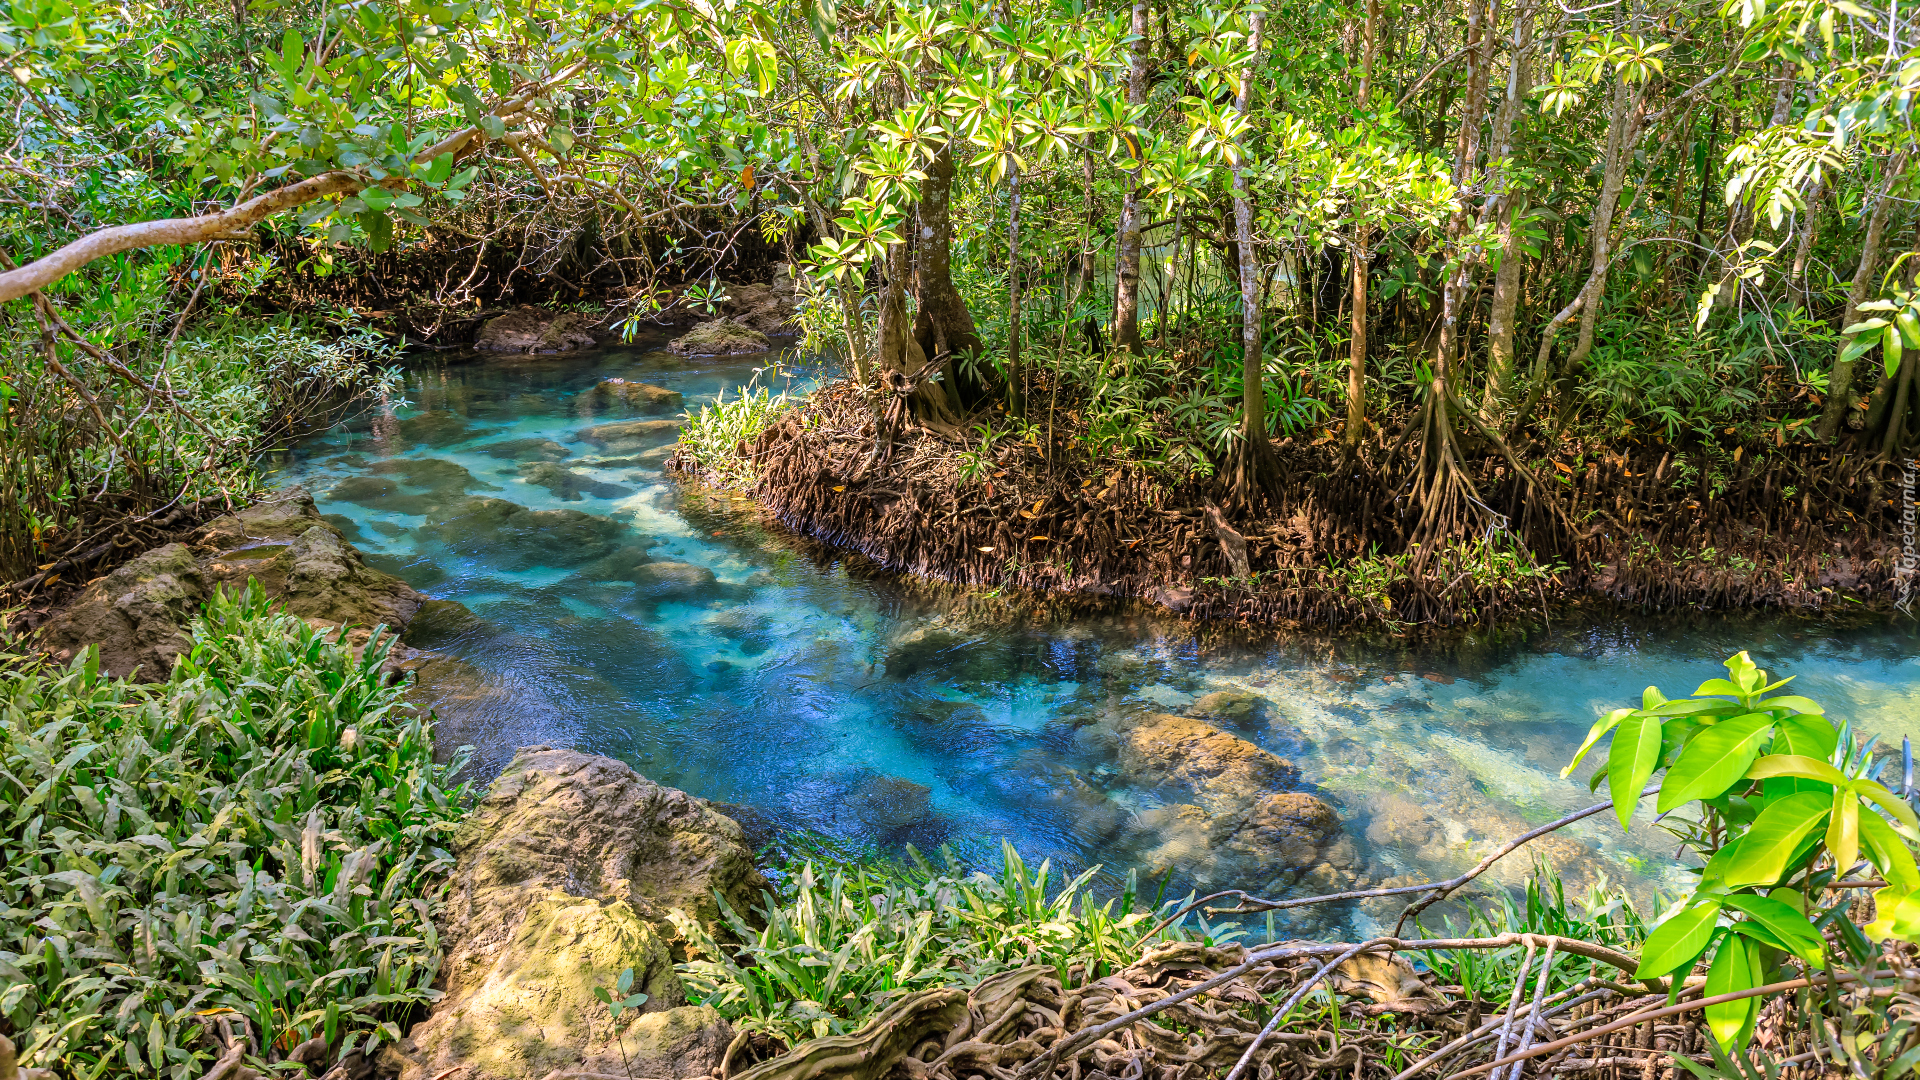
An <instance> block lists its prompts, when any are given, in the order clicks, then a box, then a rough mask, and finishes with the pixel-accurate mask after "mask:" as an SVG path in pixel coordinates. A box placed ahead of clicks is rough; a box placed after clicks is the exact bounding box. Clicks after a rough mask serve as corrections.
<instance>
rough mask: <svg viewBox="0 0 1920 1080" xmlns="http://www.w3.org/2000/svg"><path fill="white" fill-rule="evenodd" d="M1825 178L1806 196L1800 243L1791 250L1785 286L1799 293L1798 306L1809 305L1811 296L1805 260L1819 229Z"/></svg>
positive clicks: (1825, 190)
mask: <svg viewBox="0 0 1920 1080" xmlns="http://www.w3.org/2000/svg"><path fill="white" fill-rule="evenodd" d="M1829 186H1830V185H1828V183H1827V178H1826V177H1824V176H1822V177H1821V178H1820V182H1819V183H1817V184H1815V185H1814V186H1813V192H1812V193H1811V194H1809V195H1808V196H1807V219H1806V221H1805V222H1803V223H1802V224H1801V227H1800V245H1799V246H1798V247H1796V248H1795V249H1794V252H1793V269H1792V270H1790V271H1789V272H1788V273H1787V288H1788V289H1790V290H1797V291H1798V292H1799V293H1800V306H1801V307H1803V308H1805V307H1808V306H1810V303H1811V297H1810V296H1809V295H1808V289H1807V260H1808V259H1809V258H1811V257H1812V255H1813V241H1814V237H1815V235H1816V234H1817V233H1818V232H1819V231H1820V204H1821V203H1822V202H1823V201H1825V199H1826V197H1827V188H1828V187H1829Z"/></svg>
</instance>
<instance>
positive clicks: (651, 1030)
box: [398, 746, 766, 1080]
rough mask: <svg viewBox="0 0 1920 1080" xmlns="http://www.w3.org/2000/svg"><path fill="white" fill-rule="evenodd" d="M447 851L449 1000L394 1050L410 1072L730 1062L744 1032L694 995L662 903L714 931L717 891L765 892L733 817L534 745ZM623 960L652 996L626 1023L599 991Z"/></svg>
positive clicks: (619, 770)
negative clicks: (734, 1042)
mask: <svg viewBox="0 0 1920 1080" xmlns="http://www.w3.org/2000/svg"><path fill="white" fill-rule="evenodd" d="M452 846H453V851H454V856H455V858H456V860H457V866H456V868H455V870H454V875H453V881H452V884H451V888H450V890H449V894H448V900H447V908H446V913H445V915H444V916H443V918H442V919H441V920H440V924H441V926H442V927H443V931H442V934H443V937H442V941H443V943H444V945H445V947H446V956H447V959H446V962H445V966H444V967H443V968H442V969H441V970H442V973H443V978H444V979H445V980H446V996H445V997H444V998H442V999H441V1000H440V1002H439V1003H438V1004H437V1005H435V1006H434V1009H433V1012H432V1014H431V1015H430V1016H428V1018H427V1019H426V1020H425V1021H424V1022H422V1023H421V1024H419V1025H418V1026H416V1027H415V1028H414V1029H413V1032H412V1034H411V1035H410V1036H409V1038H408V1039H406V1040H405V1041H403V1042H402V1043H401V1044H400V1046H399V1048H398V1053H399V1056H401V1057H402V1058H403V1059H404V1060H403V1061H402V1062H400V1063H399V1064H400V1076H401V1080H429V1078H431V1077H435V1076H441V1075H444V1074H446V1073H447V1072H448V1070H451V1069H455V1068H460V1067H463V1066H464V1070H463V1071H462V1072H461V1074H460V1076H461V1080H522V1078H537V1077H543V1076H547V1075H549V1074H550V1073H553V1072H554V1071H556V1070H562V1071H565V1072H567V1073H600V1074H610V1075H615V1076H619V1075H628V1069H629V1068H631V1070H632V1071H631V1075H633V1076H640V1077H691V1076H698V1075H702V1074H706V1073H709V1072H713V1071H716V1070H717V1069H718V1068H719V1064H720V1058H721V1055H722V1054H724V1053H725V1051H726V1047H727V1043H728V1041H729V1039H730V1038H731V1037H732V1032H731V1030H730V1028H729V1026H728V1025H727V1023H726V1021H725V1020H723V1019H721V1017H720V1014H719V1013H718V1012H716V1011H714V1010H713V1009H711V1008H709V1007H706V1006H690V1005H685V1004H683V1002H684V1001H685V999H686V993H685V990H684V989H683V988H682V986H681V984H680V981H679V978H678V977H677V976H676V975H675V974H674V972H673V963H672V958H671V956H670V954H669V952H668V945H669V944H670V943H672V942H673V941H674V939H675V934H674V930H673V928H672V926H671V924H670V923H668V922H667V920H666V913H667V911H669V910H671V909H676V908H677V909H679V910H681V911H683V912H686V913H687V914H688V915H690V916H692V917H693V918H695V919H697V920H699V921H700V922H702V923H705V924H706V925H708V926H709V927H713V928H715V929H718V923H719V906H718V905H717V904H716V903H715V901H714V899H713V894H714V893H715V892H716V891H717V892H718V893H719V894H720V895H721V896H724V897H725V898H726V900H727V903H728V904H730V905H731V906H733V908H734V909H735V910H737V911H746V910H748V909H749V907H750V906H751V905H752V904H753V903H754V901H755V899H756V897H757V896H758V891H759V890H760V889H761V888H763V887H765V884H766V882H765V881H764V880H763V879H762V878H761V877H760V874H759V872H758V871H757V870H755V869H754V867H753V854H752V852H751V851H749V850H748V848H747V846H746V843H745V839H744V836H743V834H742V833H741V831H740V827H739V826H738V825H736V824H735V823H734V822H732V821H730V820H728V819H727V818H725V817H722V816H721V815H719V814H718V813H715V812H714V811H713V810H712V809H710V808H709V807H708V806H707V804H706V803H705V802H703V801H702V800H699V799H695V798H693V797H692V796H690V795H687V794H685V793H684V792H680V791H675V790H673V789H671V788H664V787H661V786H659V785H658V784H655V783H653V782H652V781H649V780H647V779H646V778H644V777H642V776H640V775H639V774H637V773H635V772H634V771H633V770H632V769H630V768H628V767H627V766H626V765H624V764H622V763H620V762H618V761H614V760H612V759H610V758H604V757H596V756H593V755H589V754H581V753H576V752H574V751H571V750H556V749H553V748H551V747H545V746H533V747H526V748H523V749H522V750H521V751H520V752H519V753H518V754H517V755H516V756H515V757H514V759H513V763H512V764H510V765H508V766H507V770H506V772H505V773H503V774H502V775H501V777H500V779H498V780H496V781H494V784H493V788H492V790H491V791H490V792H489V793H488V795H487V797H486V799H485V800H484V801H482V802H481V803H480V805H479V806H478V807H476V808H475V809H474V811H473V813H472V814H470V815H469V816H468V817H467V819H466V820H465V821H464V822H462V823H461V825H460V828H459V831H458V832H457V833H456V834H455V836H454V838H453V845H452ZM627 968H632V969H633V972H634V978H633V986H634V990H635V992H639V993H645V994H647V995H648V1000H647V1003H646V1004H645V1005H643V1006H641V1007H640V1010H639V1013H638V1015H633V1014H629V1015H630V1016H632V1018H631V1019H626V1020H625V1021H624V1023H622V1024H621V1026H620V1028H619V1029H618V1030H617V1032H616V1029H615V1027H614V1025H613V1024H612V1022H611V1021H610V1018H609V1016H608V1012H607V1007H606V1006H605V1005H604V1004H602V1003H601V1002H600V1001H599V1000H598V999H596V998H595V997H594V995H593V988H594V987H595V986H606V987H608V988H609V990H611V988H612V987H613V985H614V983H615V981H616V980H617V979H618V978H619V977H620V973H621V972H622V971H624V970H626V969H627ZM616 1035H617V1038H616ZM623 1051H624V1054H625V1059H624V1062H623V1059H622V1053H623Z"/></svg>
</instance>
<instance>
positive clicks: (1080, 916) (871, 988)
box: [669, 844, 1238, 1045]
mask: <svg viewBox="0 0 1920 1080" xmlns="http://www.w3.org/2000/svg"><path fill="white" fill-rule="evenodd" d="M908 860H909V861H908V862H907V863H905V864H891V863H886V862H883V861H877V860H871V859H868V860H862V861H860V862H857V863H853V864H847V865H838V866H832V867H830V868H826V869H822V868H816V866H815V864H814V862H813V860H812V859H810V858H809V859H807V860H805V861H804V862H802V863H801V864H800V865H799V866H798V867H797V868H795V870H794V872H792V873H791V874H789V875H786V876H785V878H784V880H783V883H782V885H781V887H780V888H779V890H778V891H777V892H768V893H763V894H762V905H761V906H760V907H759V908H757V909H755V911H754V913H753V914H754V915H756V916H758V918H759V920H760V921H761V922H762V923H763V924H764V925H758V926H757V925H755V923H754V922H752V921H749V919H748V918H746V917H744V916H743V914H742V913H739V912H736V911H734V910H733V909H732V908H731V907H730V906H728V904H727V902H726V900H725V899H724V898H719V900H720V910H721V915H722V917H723V918H724V919H725V920H726V923H727V925H728V928H729V929H730V930H731V931H732V933H733V935H734V936H735V938H736V939H737V940H738V941H740V942H742V944H740V945H737V946H734V945H725V946H723V945H720V944H718V943H717V942H715V941H714V939H713V938H712V936H711V935H709V934H708V933H707V932H706V931H705V930H704V929H702V927H701V926H700V924H699V923H698V922H697V921H695V920H694V919H692V918H690V917H689V916H687V915H686V914H685V913H682V912H678V911H675V912H672V913H670V914H669V918H671V919H672V920H673V924H674V926H675V928H676V929H678V930H679V931H680V932H681V933H682V934H683V935H685V936H686V938H687V940H688V941H689V942H690V943H691V948H692V951H693V953H695V954H696V956H697V957H698V958H697V959H695V960H692V961H690V962H688V963H684V964H681V965H679V966H678V970H679V972H680V976H681V978H682V979H683V980H684V981H685V982H686V984H687V988H688V992H689V996H690V997H691V998H694V999H698V1000H701V1001H704V1002H705V1003H706V1004H709V1005H712V1006H714V1007H715V1008H717V1009H719V1010H720V1012H721V1014H722V1015H723V1016H726V1017H727V1018H728V1019H729V1020H731V1021H732V1022H733V1023H734V1025H735V1026H736V1027H737V1028H740V1029H742V1030H746V1031H764V1032H766V1033H767V1034H769V1035H772V1036H774V1037H776V1038H778V1039H780V1040H781V1041H783V1042H786V1043H787V1044H789V1045H792V1044H794V1043H797V1042H800V1041H802V1040H805V1039H809V1038H819V1037H822V1036H826V1035H839V1034H845V1033H847V1032H850V1031H853V1030H855V1029H857V1028H859V1027H860V1026H861V1024H862V1023H863V1022H864V1021H865V1020H866V1018H868V1017H869V1016H871V1015H873V1014H875V1013H877V1012H879V1011H880V1010H882V1009H884V1008H886V1006H887V1005H888V1004H890V1003H891V1002H892V1001H893V1000H894V999H895V998H897V997H898V996H900V995H901V994H904V993H907V992H909V991H913V990H920V989H924V988H927V987H936V986H963V987H968V986H973V985H975V984H977V983H979V982H980V980H982V979H984V978H986V977H988V976H989V975H992V974H994V973H996V972H1000V971H1006V970H1010V969H1013V968H1019V967H1026V966H1029V965H1032V964H1047V965H1049V966H1051V967H1053V968H1054V969H1055V970H1056V971H1057V972H1059V974H1060V976H1061V978H1062V980H1063V981H1065V980H1066V978H1067V976H1068V973H1069V971H1070V969H1073V968H1076V967H1078V968H1081V969H1082V970H1083V971H1085V972H1091V973H1093V974H1092V977H1094V978H1098V977H1101V976H1103V975H1105V974H1107V973H1108V972H1110V971H1112V970H1114V969H1117V968H1119V967H1124V966H1126V965H1127V964H1129V963H1132V962H1133V961H1134V960H1137V959H1139V955H1140V947H1141V946H1142V945H1143V944H1144V943H1145V942H1146V940H1147V937H1148V935H1149V933H1155V936H1156V937H1163V938H1165V939H1167V940H1182V939H1198V940H1204V941H1209V942H1214V943H1218V942H1223V941H1226V940H1229V939H1231V938H1232V937H1234V936H1236V935H1237V934H1238V931H1237V930H1229V929H1222V928H1220V927H1214V926H1209V925H1208V924H1207V923H1206V922H1205V921H1204V920H1201V921H1198V922H1197V923H1196V924H1195V925H1192V926H1189V925H1188V922H1187V920H1186V919H1184V918H1183V919H1180V920H1176V921H1175V922H1174V923H1172V924H1171V925H1170V926H1168V927H1166V928H1165V929H1163V930H1159V931H1158V932H1157V933H1156V932H1155V927H1156V925H1157V923H1158V921H1159V918H1158V916H1157V914H1156V913H1158V912H1161V911H1163V910H1165V911H1171V910H1172V909H1174V908H1177V907H1178V906H1179V902H1178V901H1170V902H1167V903H1165V904H1157V903H1146V904H1144V905H1143V904H1141V903H1140V899H1141V898H1140V895H1139V889H1138V882H1137V879H1136V878H1135V877H1134V876H1132V875H1129V877H1128V879H1127V885H1126V888H1125V890H1124V891H1123V892H1122V893H1121V895H1120V896H1118V897H1115V898H1112V899H1109V900H1106V901H1104V902H1102V901H1098V900H1095V899H1094V898H1093V897H1092V896H1091V895H1089V894H1088V893H1087V892H1086V887H1087V884H1088V883H1089V882H1090V881H1092V880H1093V878H1094V876H1095V875H1096V874H1098V873H1099V868H1098V867H1094V868H1092V869H1090V870H1088V871H1086V872H1085V873H1083V874H1081V875H1080V876H1078V877H1076V878H1074V879H1073V880H1071V881H1069V882H1067V883H1066V884H1065V885H1063V886H1060V888H1059V890H1058V891H1057V892H1051V893H1050V892H1049V891H1048V890H1049V885H1048V881H1049V877H1050V876H1051V867H1050V865H1049V864H1048V863H1046V862H1042V863H1041V864H1040V866H1039V867H1038V868H1035V869H1029V868H1028V867H1027V865H1026V863H1025V862H1024V861H1023V860H1022V859H1021V857H1020V854H1019V852H1017V851H1015V850H1014V849H1013V846H1012V845H1010V844H1003V845H1002V866H1001V870H1000V873H999V875H998V876H994V875H989V874H986V873H972V874H969V873H967V872H966V871H965V870H964V869H963V868H962V867H961V866H960V865H959V864H958V863H957V862H955V861H954V859H953V857H952V856H951V855H950V854H949V855H947V856H946V857H945V861H944V864H943V865H942V866H940V867H939V868H936V867H934V866H933V865H932V864H931V863H929V862H928V861H927V860H926V859H924V858H923V857H922V856H920V855H919V854H918V853H916V852H914V851H912V849H908Z"/></svg>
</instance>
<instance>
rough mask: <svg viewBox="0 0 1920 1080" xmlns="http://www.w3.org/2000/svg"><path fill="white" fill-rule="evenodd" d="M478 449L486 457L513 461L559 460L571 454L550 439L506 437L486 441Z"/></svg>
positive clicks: (571, 452)
mask: <svg viewBox="0 0 1920 1080" xmlns="http://www.w3.org/2000/svg"><path fill="white" fill-rule="evenodd" d="M478 449H479V451H480V452H481V453H483V454H485V455H487V456H488V457H497V458H507V459H510V460H513V461H559V460H560V459H561V458H564V457H569V456H571V455H572V454H573V451H571V450H569V449H567V448H566V447H564V446H561V445H560V444H559V443H557V442H554V441H553V440H552V439H507V440H504V441H502V442H497V443H488V444H487V445H485V446H482V447H479V448H478Z"/></svg>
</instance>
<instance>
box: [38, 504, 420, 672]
mask: <svg viewBox="0 0 1920 1080" xmlns="http://www.w3.org/2000/svg"><path fill="white" fill-rule="evenodd" d="M249 578H251V579H254V580H256V581H258V582H260V585H261V587H262V588H263V589H264V590H265V591H266V593H267V595H268V596H270V597H272V598H274V599H275V600H277V601H279V603H280V606H281V607H283V608H284V609H285V610H287V611H289V612H291V613H293V614H295V615H299V616H301V617H302V618H305V619H307V620H309V621H310V622H316V623H328V624H334V625H353V626H373V625H377V624H380V623H385V624H386V625H388V626H390V627H393V628H395V629H399V628H402V627H404V626H406V624H407V623H408V621H409V620H411V619H412V618H413V616H414V614H415V613H416V612H418V611H419V610H420V605H421V604H422V603H424V602H425V601H426V597H425V596H424V595H422V594H421V593H420V592H419V591H418V590H416V589H414V588H413V587H412V586H410V585H408V584H407V583H406V582H404V581H401V580H400V579H399V578H397V577H394V576H393V575H391V574H385V573H382V572H380V571H379V570H376V569H374V568H372V567H370V566H368V565H367V564H366V562H365V561H364V560H363V559H362V558H361V557H360V553H359V552H358V551H356V550H354V547H353V545H351V544H349V543H347V542H346V540H345V539H343V538H342V536H341V534H340V530H339V529H337V528H335V527H334V526H333V525H331V524H329V523H328V522H327V521H326V520H324V519H323V518H322V517H321V516H320V512H319V510H318V509H316V508H315V507H314V504H313V498H312V497H311V496H309V495H308V494H307V493H306V491H305V490H303V489H301V488H290V489H288V490H286V491H282V492H279V493H277V494H275V495H273V496H270V497H269V498H267V499H265V500H263V501H261V502H258V503H255V504H253V505H252V506H249V507H246V508H244V509H241V510H238V511H235V512H234V513H231V514H226V515H222V516H221V517H218V518H216V519H214V520H213V521H211V522H208V523H207V524H206V525H205V526H203V527H202V528H201V529H200V531H199V532H198V533H197V534H196V535H195V536H194V537H193V544H192V546H188V545H186V544H167V545H165V546H164V547H159V548H155V549H153V550H152V551H149V552H146V553H144V554H142V555H139V556H137V557H135V558H134V559H132V560H130V561H129V562H127V563H126V564H125V565H123V566H121V567H120V568H119V569H117V570H115V571H113V572H112V573H110V574H108V575H106V576H105V577H103V578H101V579H100V580H98V581H96V582H94V583H93V584H91V585H89V586H87V588H86V589H85V590H83V591H82V592H81V593H80V595H79V596H78V597H76V598H75V599H74V600H73V601H72V602H71V603H70V604H68V605H67V607H66V608H65V609H64V610H62V611H61V612H59V613H58V614H56V615H55V616H54V617H53V618H52V619H50V620H48V622H47V623H46V625H45V626H43V627H42V628H41V630H40V637H39V642H40V646H41V648H43V649H46V650H47V651H49V652H51V653H53V654H54V655H55V656H56V657H62V658H65V657H70V656H72V655H73V654H74V653H75V652H77V651H78V650H80V649H82V648H85V647H86V646H88V645H98V646H99V647H100V662H101V667H102V668H103V669H105V670H106V671H108V672H111V673H112V674H114V675H120V676H134V675H136V669H137V677H138V678H141V679H147V680H156V681H157V680H161V679H165V678H166V677H167V674H168V673H169V672H170V671H172V669H173V659H174V657H176V656H178V655H179V654H180V653H181V652H182V651H184V650H185V649H186V648H187V647H188V646H189V644H190V643H189V639H188V637H187V632H186V628H187V624H188V623H189V622H191V621H192V619H193V617H194V615H196V614H198V613H199V611H200V607H201V605H203V604H205V603H206V601H207V599H208V598H209V597H211V596H212V595H213V591H214V589H216V588H218V587H220V586H222V585H225V586H228V587H231V588H236V589H237V588H241V587H244V586H245V584H246V582H247V580H248V579H249Z"/></svg>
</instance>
